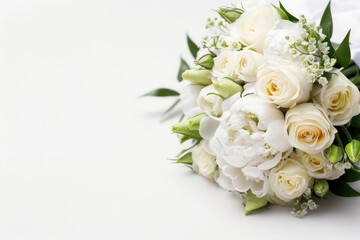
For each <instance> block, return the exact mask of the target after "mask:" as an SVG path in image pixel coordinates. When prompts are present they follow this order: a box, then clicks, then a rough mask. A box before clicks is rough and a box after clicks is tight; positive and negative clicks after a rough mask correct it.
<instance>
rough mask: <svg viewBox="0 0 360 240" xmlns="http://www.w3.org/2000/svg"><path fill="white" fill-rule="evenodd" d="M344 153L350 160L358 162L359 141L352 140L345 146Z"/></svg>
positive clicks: (359, 152) (359, 153)
mask: <svg viewBox="0 0 360 240" xmlns="http://www.w3.org/2000/svg"><path fill="white" fill-rule="evenodd" d="M345 151H346V154H347V155H348V157H349V159H350V161H352V162H354V163H355V162H358V161H359V160H360V141H359V140H356V139H354V140H352V141H351V142H350V143H348V144H347V145H346V147H345Z"/></svg>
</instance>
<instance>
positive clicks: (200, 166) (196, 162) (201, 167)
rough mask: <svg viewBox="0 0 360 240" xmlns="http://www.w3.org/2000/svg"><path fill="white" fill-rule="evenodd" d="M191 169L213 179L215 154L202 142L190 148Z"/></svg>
mask: <svg viewBox="0 0 360 240" xmlns="http://www.w3.org/2000/svg"><path fill="white" fill-rule="evenodd" d="M192 159H193V165H192V166H193V169H194V171H196V172H197V173H199V174H200V175H202V176H204V177H206V178H208V179H211V180H213V179H214V174H215V171H216V167H217V164H216V161H215V156H214V155H211V154H210V153H209V152H208V151H207V150H206V148H204V147H203V145H202V143H200V144H199V145H197V146H195V147H194V148H193V150H192Z"/></svg>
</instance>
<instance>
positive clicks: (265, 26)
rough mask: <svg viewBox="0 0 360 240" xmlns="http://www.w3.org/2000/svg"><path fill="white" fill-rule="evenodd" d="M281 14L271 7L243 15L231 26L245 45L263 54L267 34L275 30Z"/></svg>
mask: <svg viewBox="0 0 360 240" xmlns="http://www.w3.org/2000/svg"><path fill="white" fill-rule="evenodd" d="M279 18H280V16H279V14H278V13H277V11H276V10H275V8H274V7H272V6H271V5H264V6H261V7H259V8H256V9H253V10H251V11H246V12H245V13H243V14H242V15H241V16H240V17H239V19H237V20H236V21H235V22H234V23H233V24H232V25H231V26H232V27H233V29H232V30H233V32H234V35H235V36H236V37H237V38H238V40H239V41H240V42H241V43H243V44H244V45H246V46H248V47H249V48H251V49H254V50H255V51H257V52H259V53H262V52H263V48H264V40H265V37H266V34H267V33H268V32H269V31H270V30H271V29H273V27H274V26H275V25H276V22H277V20H278V19H279Z"/></svg>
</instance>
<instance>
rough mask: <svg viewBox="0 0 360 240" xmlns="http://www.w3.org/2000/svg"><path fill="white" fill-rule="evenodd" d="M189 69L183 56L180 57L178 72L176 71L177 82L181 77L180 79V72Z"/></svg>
mask: <svg viewBox="0 0 360 240" xmlns="http://www.w3.org/2000/svg"><path fill="white" fill-rule="evenodd" d="M188 69H190V67H189V64H187V63H186V62H185V60H184V59H183V58H181V59H180V67H179V72H178V75H177V80H178V81H179V82H181V81H182V80H183V79H182V74H183V72H185V71H186V70H188Z"/></svg>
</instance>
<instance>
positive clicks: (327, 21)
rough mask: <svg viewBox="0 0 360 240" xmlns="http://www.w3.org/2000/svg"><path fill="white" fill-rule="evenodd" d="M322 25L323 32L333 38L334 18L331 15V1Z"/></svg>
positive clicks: (322, 18) (323, 16)
mask: <svg viewBox="0 0 360 240" xmlns="http://www.w3.org/2000/svg"><path fill="white" fill-rule="evenodd" d="M320 26H321V28H322V30H323V33H324V34H325V35H326V36H327V37H328V38H329V39H331V37H332V33H333V20H332V15H331V1H329V3H328V5H327V6H326V8H325V11H324V14H323V15H322V17H321V21H320Z"/></svg>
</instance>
